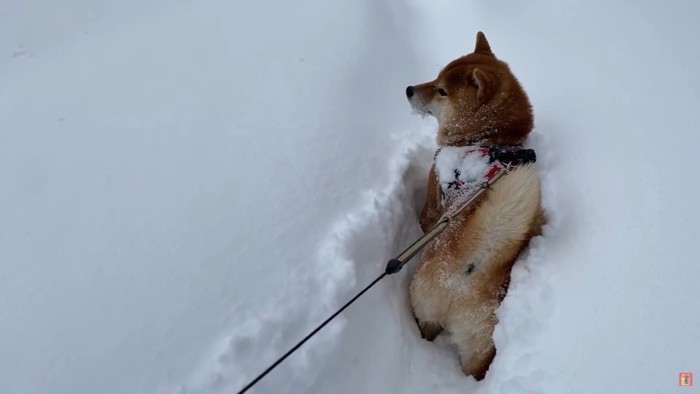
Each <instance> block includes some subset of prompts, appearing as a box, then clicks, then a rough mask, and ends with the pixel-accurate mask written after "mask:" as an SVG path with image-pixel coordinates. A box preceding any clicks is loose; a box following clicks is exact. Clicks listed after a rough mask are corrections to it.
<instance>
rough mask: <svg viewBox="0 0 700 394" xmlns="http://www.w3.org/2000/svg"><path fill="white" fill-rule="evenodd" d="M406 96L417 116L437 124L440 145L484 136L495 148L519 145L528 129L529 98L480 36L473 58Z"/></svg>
mask: <svg viewBox="0 0 700 394" xmlns="http://www.w3.org/2000/svg"><path fill="white" fill-rule="evenodd" d="M406 96H407V97H408V101H409V102H410V103H411V106H412V107H413V109H414V110H415V111H416V112H418V113H419V114H421V115H423V116H425V115H432V116H434V117H435V118H436V119H437V121H438V124H439V127H440V130H439V131H438V137H437V142H438V144H439V145H452V144H458V143H460V142H464V141H468V140H471V139H474V138H479V137H480V136H482V135H483V136H488V137H489V139H490V140H492V141H493V142H494V143H520V142H522V140H523V139H524V138H525V136H526V135H527V133H529V132H530V131H531V130H532V126H533V118H532V110H531V106H530V102H529V100H528V98H527V95H526V94H525V92H524V91H523V89H522V87H521V86H520V83H519V82H518V80H517V79H516V78H515V76H514V75H513V73H511V71H510V68H509V67H508V65H507V64H506V63H505V62H503V61H501V60H498V59H497V58H496V55H494V54H493V52H492V51H491V46H490V45H489V43H488V41H486V36H485V35H484V33H482V32H479V33H477V35H476V47H475V49H474V52H473V53H470V54H469V55H466V56H463V57H460V58H459V59H457V60H454V61H452V62H451V63H450V64H448V65H447V66H446V67H445V68H443V69H442V71H440V73H439V74H438V76H437V78H436V79H435V80H434V81H430V82H426V83H423V84H420V85H415V86H409V87H407V88H406Z"/></svg>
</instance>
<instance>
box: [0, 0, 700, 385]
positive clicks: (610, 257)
mask: <svg viewBox="0 0 700 394" xmlns="http://www.w3.org/2000/svg"><path fill="white" fill-rule="evenodd" d="M699 12H700V5H698V4H696V3H693V2H688V1H683V0H669V1H667V2H663V3H661V2H658V1H652V0H640V1H638V2H635V3H634V4H631V3H629V4H627V3H622V2H607V1H602V0H601V1H583V0H569V1H552V0H534V1H528V2H505V1H490V2H461V1H457V0H439V1H434V2H419V1H416V0H389V1H386V2H385V1H373V0H358V1H354V2H342V1H321V0H305V1H301V2H283V1H279V0H266V1H260V2H244V3H240V2H238V3H235V2H234V3H232V2H228V1H224V0H206V1H199V2H191V1H187V0H175V1H164V0H152V1H148V2H140V1H136V0H123V1H114V0H99V1H87V0H67V1H63V2H46V1H40V0H21V1H20V0H10V1H6V2H4V3H3V4H2V5H0V184H1V185H2V193H0V270H1V272H2V275H0V322H2V324H0V350H1V351H0V393H8V394H25V393H26V394H30V393H31V394H49V393H51V394H69V393H70V394H76V393H86V394H88V393H89V394H92V393H104V394H112V393H114V394H123V393H134V394H136V393H149V394H150V393H158V394H175V393H177V394H192V393H197V394H200V393H201V394H218V393H230V392H236V391H237V390H238V389H240V388H241V387H242V386H243V385H244V384H245V383H246V382H247V381H248V380H250V379H251V378H253V377H254V376H255V375H256V374H257V373H259V372H261V371H262V370H263V369H264V368H265V367H266V366H267V365H269V364H270V363H271V362H272V361H274V360H275V359H276V358H277V357H278V356H279V355H281V354H283V353H284V352H285V351H286V350H287V349H289V347H291V346H292V345H293V344H294V343H296V342H297V341H298V340H299V339H301V338H302V337H303V336H304V335H306V334H307V333H308V332H309V331H310V330H311V329H312V328H313V327H315V326H316V325H317V324H318V323H320V322H321V321H322V320H323V319H324V318H325V317H326V316H328V315H329V314H330V313H332V312H333V311H334V310H335V308H337V307H338V306H340V305H342V304H343V303H344V302H345V301H346V300H348V299H349V298H350V297H352V296H353V295H354V294H355V293H356V292H357V291H358V290H360V289H361V288H363V287H364V286H365V285H366V284H368V283H369V282H370V281H371V280H372V279H374V278H375V277H376V276H377V275H378V274H379V273H380V272H382V270H383V268H384V264H385V262H386V261H387V260H388V259H389V258H391V257H394V256H395V255H396V254H397V253H398V252H400V251H401V250H402V249H403V248H405V247H406V246H408V245H409V244H410V243H411V242H412V241H413V240H414V239H415V238H417V237H418V236H419V235H420V234H421V231H420V228H419V225H418V212H419V211H420V209H421V207H422V204H423V200H424V198H425V187H426V179H427V173H428V169H429V167H430V165H431V163H432V158H433V155H434V153H435V149H436V146H435V143H434V138H435V128H436V125H435V122H434V121H432V120H431V119H430V118H427V119H421V118H420V117H417V116H412V115H411V114H410V107H409V105H408V103H407V101H406V99H405V95H404V90H405V88H406V86H407V85H413V84H417V83H421V82H425V81H428V80H432V79H433V78H434V77H435V75H436V74H437V72H438V71H439V69H440V67H442V66H443V65H445V64H447V62H449V61H451V60H453V59H454V58H455V57H457V56H459V55H462V54H465V53H467V52H469V51H471V49H472V48H473V45H474V37H475V33H476V31H478V30H483V31H484V32H486V34H487V37H488V39H489V41H490V43H491V46H492V48H493V50H494V52H495V53H496V55H497V56H499V57H501V58H503V59H504V60H506V61H507V62H509V64H510V65H511V68H512V70H513V71H514V73H515V74H516V75H517V76H518V77H519V79H520V81H521V82H522V84H523V85H524V87H525V90H526V91H527V92H528V93H529V95H530V98H531V101H532V103H533V108H534V112H535V117H536V128H535V131H534V132H533V134H532V135H531V136H530V138H529V140H528V142H527V146H528V147H530V148H534V149H535V150H536V151H537V154H538V162H537V167H538V168H539V170H540V173H541V174H542V178H543V187H544V190H543V198H544V202H543V203H544V206H545V208H546V210H547V215H548V218H549V222H548V224H547V226H546V227H545V229H544V235H543V236H541V237H537V238H536V239H534V240H533V242H532V247H531V248H530V250H529V251H528V252H527V253H526V254H525V255H523V256H522V258H521V259H520V260H519V261H518V262H517V263H516V265H515V267H514V269H513V272H512V281H511V285H510V289H509V292H508V295H507V297H506V298H505V300H504V301H503V303H502V305H501V307H500V308H499V310H498V317H499V321H500V322H499V324H498V325H497V327H496V330H495V333H494V339H495V342H496V347H497V349H498V354H497V356H496V358H495V360H494V362H493V364H492V365H491V368H490V370H489V372H488V374H487V376H486V379H485V380H483V381H482V382H476V381H474V379H472V378H469V377H466V376H464V375H463V374H462V372H461V370H460V368H459V365H458V362H457V357H456V354H455V350H454V348H453V347H452V346H451V345H450V344H449V343H448V341H447V340H446V339H445V337H442V336H441V337H439V338H438V339H437V340H436V342H435V343H429V342H427V341H424V340H422V339H421V338H420V335H419V333H418V330H417V329H416V327H415V323H414V321H413V317H412V316H411V311H410V307H409V304H408V297H407V287H408V283H409V280H410V277H411V275H412V271H413V270H414V269H415V264H416V262H415V261H414V262H412V263H411V264H410V265H409V266H407V267H406V268H404V270H403V271H402V272H401V273H399V274H397V275H393V276H390V277H388V278H386V279H384V280H383V281H382V282H381V283H380V284H379V285H378V286H377V287H376V288H374V289H372V290H371V291H370V292H368V293H367V294H366V295H365V296H364V297H363V298H362V299H360V300H359V301H358V302H357V303H356V304H355V305H353V306H352V307H351V308H349V309H348V310H347V312H346V313H344V314H343V315H341V316H340V318H339V319H337V320H336V321H335V322H334V323H332V324H331V325H330V326H328V327H326V328H325V329H324V330H323V331H322V332H321V333H320V334H319V335H318V336H317V337H315V338H313V339H312V340H311V341H309V342H308V344H307V345H306V346H304V347H303V348H302V349H301V350H300V351H299V352H297V353H296V354H294V355H293V356H292V357H290V358H289V359H288V360H287V361H286V362H285V363H283V364H282V365H280V367H278V368H277V369H276V370H275V371H274V372H273V373H271V374H270V375H269V376H268V377H266V378H265V379H264V380H263V381H261V382H260V384H259V385H258V386H256V388H255V389H253V390H251V393H253V394H255V393H259V394H262V393H280V392H284V393H319V394H320V393H331V392H332V393H339V394H344V393H347V394H350V393H424V392H440V393H448V394H449V393H465V392H468V393H479V394H481V393H557V394H559V393H586V394H588V393H660V392H673V391H674V390H680V388H678V373H679V372H696V373H700V371H698V370H697V368H698V366H700V351H698V349H700V330H698V327H700V315H698V313H697V309H698V307H697V305H696V304H695V303H696V301H693V300H698V299H700V286H698V284H697V280H698V278H699V277H700V264H698V263H697V262H696V260H697V258H698V256H699V255H700V236H699V234H700V231H698V226H697V223H698V221H699V220H700V212H699V210H698V208H697V202H696V201H695V200H696V196H697V195H698V194H700V185H699V184H698V182H697V180H696V178H697V176H695V175H694V166H693V160H694V157H693V153H694V152H693V149H692V147H695V146H698V144H699V143H700V133H698V132H697V125H698V124H700V112H699V111H697V108H698V107H699V106H700V96H698V94H697V92H698V91H700V78H698V76H697V70H698V69H700V46H697V45H693V42H692V37H696V36H697V35H698V33H700V28H699V27H698V24H697V20H696V19H697V15H698V14H699ZM683 390H684V392H695V391H697V387H693V388H683ZM693 390H695V391H693Z"/></svg>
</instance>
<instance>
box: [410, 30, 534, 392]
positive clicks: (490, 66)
mask: <svg viewBox="0 0 700 394" xmlns="http://www.w3.org/2000/svg"><path fill="white" fill-rule="evenodd" d="M406 95H407V96H408V99H409V101H410V103H411V105H412V107H413V108H414V110H416V111H417V112H418V113H420V114H423V115H432V116H434V117H435V118H437V121H438V125H439V129H438V134H437V143H438V145H439V146H441V147H448V146H463V145H469V144H474V143H476V141H478V144H480V145H482V146H488V145H494V144H519V143H521V142H523V140H524V139H525V137H526V136H527V134H528V133H529V132H530V131H531V130H532V127H533V116H532V110H531V106H530V102H529V100H528V98H527V95H526V94H525V92H524V90H523V89H522V87H521V86H520V83H519V82H518V81H517V79H516V78H515V76H514V75H513V74H512V73H511V71H510V69H509V67H508V65H507V64H506V63H504V62H502V61H500V60H498V59H497V58H496V56H495V55H494V54H493V52H492V51H491V47H490V46H489V43H488V42H487V41H486V37H485V36H484V34H483V33H481V32H479V33H478V34H477V38H476V48H475V50H474V52H473V53H471V54H469V55H466V56H463V57H460V58H459V59H457V60H454V61H453V62H451V63H450V64H448V65H447V66H446V67H445V68H444V69H443V70H442V71H440V73H439V75H438V77H437V79H435V80H434V81H431V82H427V83H424V84H420V85H416V86H409V87H408V88H407V89H406ZM441 190H442V189H441V186H440V183H439V180H438V174H437V172H436V169H435V165H433V167H432V168H431V170H430V174H429V177H428V195H427V199H426V203H425V206H424V208H423V212H422V213H421V218H420V223H421V227H422V228H423V230H424V231H427V230H428V229H430V228H431V227H432V226H434V225H435V224H436V222H437V221H438V220H439V219H440V217H441V216H442V214H443V213H444V212H445V210H448V209H449V208H450V206H449V205H448V206H442V195H441ZM540 200H541V198H540V177H539V175H538V173H537V171H536V170H535V169H534V167H532V166H527V165H526V166H521V167H520V168H517V169H515V170H514V171H512V172H511V173H510V174H508V175H506V176H505V177H503V178H502V179H501V180H499V181H498V182H496V183H495V184H494V185H493V187H492V188H491V190H489V191H488V192H487V193H486V196H485V197H484V198H483V199H481V200H480V202H479V204H478V205H477V206H476V208H475V210H473V211H472V212H471V213H470V214H468V215H461V216H460V217H458V218H455V220H453V221H452V222H451V223H450V224H449V226H448V228H447V230H446V231H445V232H444V233H442V234H441V235H440V236H439V237H438V238H436V239H435V240H434V241H433V242H431V243H430V244H429V245H428V246H427V247H426V249H425V252H424V253H423V258H422V260H421V262H420V266H419V267H418V269H417V270H416V273H415V276H414V278H413V280H412V282H411V286H410V297H411V305H412V308H413V312H414V314H415V317H416V321H417V322H418V325H419V328H420V331H421V334H422V335H423V337H424V338H426V339H428V340H430V341H432V340H433V339H434V338H435V337H436V336H437V335H438V334H440V332H441V331H442V330H443V329H446V330H447V331H449V332H450V333H451V334H452V340H453V341H454V342H455V344H456V345H457V347H458V349H459V356H460V363H461V365H462V369H463V371H464V372H465V373H466V374H468V375H472V376H474V378H476V379H477V380H481V379H483V378H484V376H485V375H486V371H487V370H488V368H489V365H490V364H491V361H492V360H493V358H494V356H495V355H496V348H495V346H494V343H493V338H492V337H493V330H494V327H495V325H496V323H497V318H496V314H495V311H496V309H497V308H498V305H499V304H500V302H501V300H502V299H503V297H504V296H505V294H506V291H507V289H508V284H509V281H510V271H511V268H512V267H513V264H514V263H515V261H516V259H517V258H518V255H519V254H520V252H521V251H522V250H523V249H524V248H525V247H526V246H527V244H528V241H529V240H530V238H532V237H533V236H534V235H536V234H538V233H539V232H540V229H541V226H542V224H543V223H544V215H543V213H542V208H541V202H540ZM448 204H449V202H448Z"/></svg>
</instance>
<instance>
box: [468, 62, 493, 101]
mask: <svg viewBox="0 0 700 394" xmlns="http://www.w3.org/2000/svg"><path fill="white" fill-rule="evenodd" d="M472 81H473V83H474V85H476V89H477V91H476V100H477V101H478V103H479V105H482V104H484V103H485V102H486V100H487V99H488V96H489V92H490V91H491V85H492V84H493V82H494V81H493V79H492V78H491V76H490V75H489V74H487V73H486V72H484V71H483V70H481V69H479V68H475V69H474V71H472Z"/></svg>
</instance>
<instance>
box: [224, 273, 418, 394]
mask: <svg viewBox="0 0 700 394" xmlns="http://www.w3.org/2000/svg"><path fill="white" fill-rule="evenodd" d="M392 261H395V260H391V261H390V262H389V263H391V262H392ZM404 264H405V263H404ZM399 270H401V267H399V268H398V270H396V271H394V272H399ZM394 272H389V267H388V266H387V272H384V273H383V274H381V275H379V276H378V277H377V279H375V280H373V281H372V283H370V284H369V285H368V286H367V287H365V288H364V289H362V291H361V292H359V293H357V295H356V296H355V297H352V299H351V300H350V301H348V302H347V303H346V304H345V305H343V306H342V307H341V308H340V309H338V311H336V312H335V313H334V314H332V315H331V316H330V317H329V318H328V319H326V320H325V321H324V322H323V323H321V324H320V325H319V326H318V327H316V328H315V329H314V330H313V331H311V333H310V334H309V335H307V336H306V337H304V339H302V340H301V341H299V343H297V344H296V345H294V347H293V348H291V349H289V351H288V352H287V353H285V354H284V355H283V356H282V357H280V358H278V359H277V361H275V362H274V363H272V365H270V366H269V367H267V369H266V370H265V371H263V373H261V374H260V375H258V377H256V378H255V379H253V381H252V382H250V383H248V384H247V385H246V386H245V387H243V389H241V391H239V392H238V394H243V393H245V392H246V391H248V390H249V389H250V388H251V387H253V386H255V384H256V383H258V382H259V381H260V380H261V379H262V378H264V377H265V375H267V374H268V373H270V372H271V371H272V370H273V369H275V368H276V367H277V366H278V365H280V364H281V363H282V361H284V360H285V359H286V358H287V357H289V356H290V355H291V354H292V353H294V352H295V351H297V349H299V348H300V347H301V346H302V345H303V344H304V343H306V341H308V340H309V339H311V337H313V336H314V335H316V333H317V332H319V331H321V329H322V328H323V327H325V326H326V325H327V324H328V323H330V322H331V320H333V319H335V318H336V317H337V316H338V315H339V314H341V313H342V312H343V311H344V310H345V309H346V308H347V307H349V306H350V305H351V304H352V303H353V302H355V301H356V300H357V299H358V298H360V297H361V296H362V295H363V294H365V292H367V290H369V289H371V288H372V286H374V285H376V284H377V283H378V282H379V281H380V280H382V279H384V277H385V276H387V275H389V274H393V273H394Z"/></svg>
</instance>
